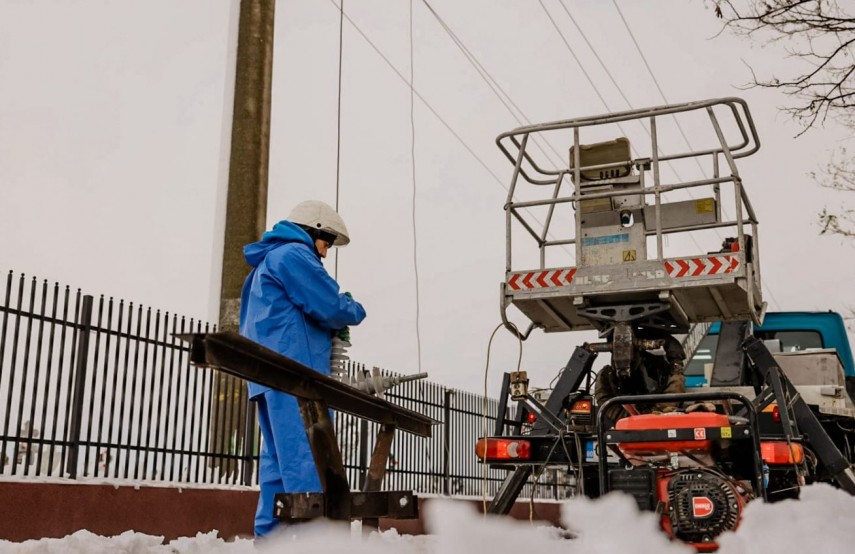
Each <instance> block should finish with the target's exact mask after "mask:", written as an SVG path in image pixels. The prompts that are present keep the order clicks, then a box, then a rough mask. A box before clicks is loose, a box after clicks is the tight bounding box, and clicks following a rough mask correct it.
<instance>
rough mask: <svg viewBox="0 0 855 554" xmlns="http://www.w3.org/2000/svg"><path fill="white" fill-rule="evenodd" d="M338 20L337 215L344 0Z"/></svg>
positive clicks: (339, 7)
mask: <svg viewBox="0 0 855 554" xmlns="http://www.w3.org/2000/svg"><path fill="white" fill-rule="evenodd" d="M338 9H339V19H338V108H337V110H336V111H337V116H336V117H337V121H336V134H335V136H336V148H335V211H336V213H338V199H339V182H340V175H341V66H342V63H341V58H342V51H343V48H342V46H343V44H344V0H340V3H339V6H338ZM339 251H341V248H336V249H335V269H334V270H333V276H334V277H335V280H336V281H338V254H339Z"/></svg>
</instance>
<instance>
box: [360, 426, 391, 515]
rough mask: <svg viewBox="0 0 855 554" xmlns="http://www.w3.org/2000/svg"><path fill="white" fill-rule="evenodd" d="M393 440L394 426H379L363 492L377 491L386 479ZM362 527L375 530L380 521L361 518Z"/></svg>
mask: <svg viewBox="0 0 855 554" xmlns="http://www.w3.org/2000/svg"><path fill="white" fill-rule="evenodd" d="M394 438H395V426H394V425H381V426H380V430H379V431H378V432H377V440H375V441H374V450H373V451H372V452H371V465H369V467H368V476H367V477H366V479H365V485H364V487H363V491H365V492H371V491H379V490H380V487H381V486H383V479H384V478H385V477H386V466H387V465H388V464H389V453H390V452H392V440H393V439H394ZM362 525H363V526H364V527H373V528H375V529H376V528H377V527H379V525H380V521H379V520H378V519H376V518H363V520H362Z"/></svg>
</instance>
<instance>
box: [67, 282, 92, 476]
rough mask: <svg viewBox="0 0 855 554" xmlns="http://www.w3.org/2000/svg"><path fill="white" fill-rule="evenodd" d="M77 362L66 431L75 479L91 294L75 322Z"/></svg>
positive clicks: (87, 354) (90, 323)
mask: <svg viewBox="0 0 855 554" xmlns="http://www.w3.org/2000/svg"><path fill="white" fill-rule="evenodd" d="M77 325H78V328H79V333H80V334H79V335H77V362H76V364H75V368H74V396H73V397H72V400H71V427H70V429H69V431H68V463H67V464H66V471H67V472H68V475H69V477H71V478H72V479H77V453H78V449H79V447H80V423H81V421H80V420H81V419H82V418H83V393H84V392H85V389H86V367H87V366H88V365H89V335H90V333H91V331H92V296H91V295H88V294H87V295H85V296H84V297H83V307H82V310H81V312H80V321H78V323H77Z"/></svg>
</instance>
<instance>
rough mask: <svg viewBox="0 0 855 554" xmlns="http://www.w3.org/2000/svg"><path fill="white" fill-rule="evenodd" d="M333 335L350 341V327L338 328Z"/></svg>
mask: <svg viewBox="0 0 855 554" xmlns="http://www.w3.org/2000/svg"><path fill="white" fill-rule="evenodd" d="M335 336H337V337H338V338H340V339H341V340H343V341H344V342H350V327H345V328H343V329H339V330H338V332H336V334H335Z"/></svg>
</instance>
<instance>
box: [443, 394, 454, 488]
mask: <svg viewBox="0 0 855 554" xmlns="http://www.w3.org/2000/svg"><path fill="white" fill-rule="evenodd" d="M452 394H454V390H452V389H445V399H444V402H443V407H442V409H443V421H442V427H443V437H442V441H443V445H442V446H443V448H442V494H444V495H445V496H448V495H450V494H451V492H450V491H451V467H450V465H451V395H452Z"/></svg>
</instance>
